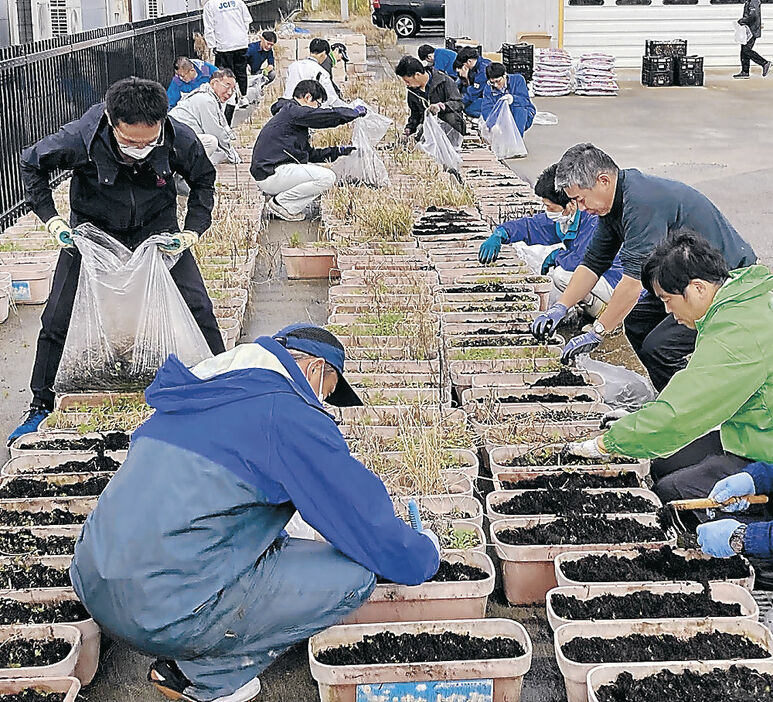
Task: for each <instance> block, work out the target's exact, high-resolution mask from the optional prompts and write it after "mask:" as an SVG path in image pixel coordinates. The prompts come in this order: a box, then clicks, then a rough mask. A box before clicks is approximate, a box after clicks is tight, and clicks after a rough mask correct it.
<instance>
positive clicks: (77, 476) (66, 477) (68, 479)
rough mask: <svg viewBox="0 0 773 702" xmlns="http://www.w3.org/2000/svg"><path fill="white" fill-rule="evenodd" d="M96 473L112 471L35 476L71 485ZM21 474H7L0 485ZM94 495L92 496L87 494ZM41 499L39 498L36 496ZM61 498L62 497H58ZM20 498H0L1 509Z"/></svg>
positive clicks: (2, 485) (57, 483) (1, 479)
mask: <svg viewBox="0 0 773 702" xmlns="http://www.w3.org/2000/svg"><path fill="white" fill-rule="evenodd" d="M95 475H101V476H108V475H111V473H46V474H42V473H40V474H38V475H37V476H35V477H36V478H37V479H40V480H45V481H46V482H48V483H52V484H55V485H71V484H73V483H83V482H86V481H87V480H88V479H89V478H92V477H94V476H95ZM18 477H19V476H7V477H3V478H0V487H5V485H7V484H8V483H9V482H10V481H12V480H16V479H17V478H18ZM87 497H92V496H90V495H89V496H87ZM93 497H95V498H96V497H98V496H97V495H93ZM35 499H39V498H35ZM57 499H61V498H57ZM18 500H19V498H18V497H15V498H12V499H0V509H3V507H4V506H5V504H6V503H8V502H17V501H18Z"/></svg>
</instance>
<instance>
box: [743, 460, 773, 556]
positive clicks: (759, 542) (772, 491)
mask: <svg viewBox="0 0 773 702" xmlns="http://www.w3.org/2000/svg"><path fill="white" fill-rule="evenodd" d="M744 471H745V472H746V473H749V475H751V476H752V478H753V479H754V488H755V489H754V492H755V494H757V495H773V465H771V464H770V463H752V464H751V465H750V466H746V468H744ZM744 551H746V553H748V554H749V555H750V556H755V557H757V558H773V522H752V523H751V524H748V525H747V527H746V536H745V537H744Z"/></svg>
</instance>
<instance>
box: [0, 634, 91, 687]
mask: <svg viewBox="0 0 773 702" xmlns="http://www.w3.org/2000/svg"><path fill="white" fill-rule="evenodd" d="M11 638H25V639H51V638H58V639H64V640H65V641H67V642H68V643H69V644H70V645H71V646H72V649H71V650H70V653H69V654H68V655H67V657H66V658H65V659H64V660H62V661H59V662H58V663H52V664H51V665H45V666H33V667H29V668H0V678H65V677H74V673H75V668H76V666H77V663H78V658H79V657H80V655H81V640H82V637H81V632H80V629H78V628H76V627H74V626H68V625H66V624H25V625H22V626H0V642H3V641H7V640H8V639H11ZM81 682H83V681H81Z"/></svg>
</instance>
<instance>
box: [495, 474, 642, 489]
mask: <svg viewBox="0 0 773 702" xmlns="http://www.w3.org/2000/svg"><path fill="white" fill-rule="evenodd" d="M616 487H620V488H624V487H639V480H638V478H637V477H636V474H635V473H632V472H629V473H619V474H618V475H594V474H593V473H582V472H577V473H568V472H564V471H559V472H556V473H555V474H551V475H538V476H537V477H536V478H527V479H526V480H519V481H517V482H515V481H509V480H503V481H502V488H503V489H504V490H533V489H536V488H550V489H554V490H555V489H558V490H578V489H581V488H616Z"/></svg>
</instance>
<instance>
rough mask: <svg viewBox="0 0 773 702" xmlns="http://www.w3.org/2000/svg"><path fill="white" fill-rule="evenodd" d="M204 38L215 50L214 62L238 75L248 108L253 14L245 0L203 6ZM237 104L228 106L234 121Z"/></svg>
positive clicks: (242, 102) (219, 0) (228, 114)
mask: <svg viewBox="0 0 773 702" xmlns="http://www.w3.org/2000/svg"><path fill="white" fill-rule="evenodd" d="M203 19H204V39H205V40H206V42H207V46H209V48H210V49H212V51H214V52H215V65H216V66H217V67H218V68H229V69H231V70H232V71H233V73H234V76H236V83H237V85H238V86H239V92H240V93H241V99H240V101H239V107H247V105H248V104H249V103H248V101H247V46H248V45H249V43H250V40H249V33H250V24H251V23H252V15H251V14H250V11H249V10H248V9H247V5H245V4H244V0H209V1H208V2H207V4H206V5H204V13H203ZM234 109H235V108H234V106H233V105H226V108H225V117H226V119H227V120H228V124H231V121H232V120H233V114H234Z"/></svg>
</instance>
